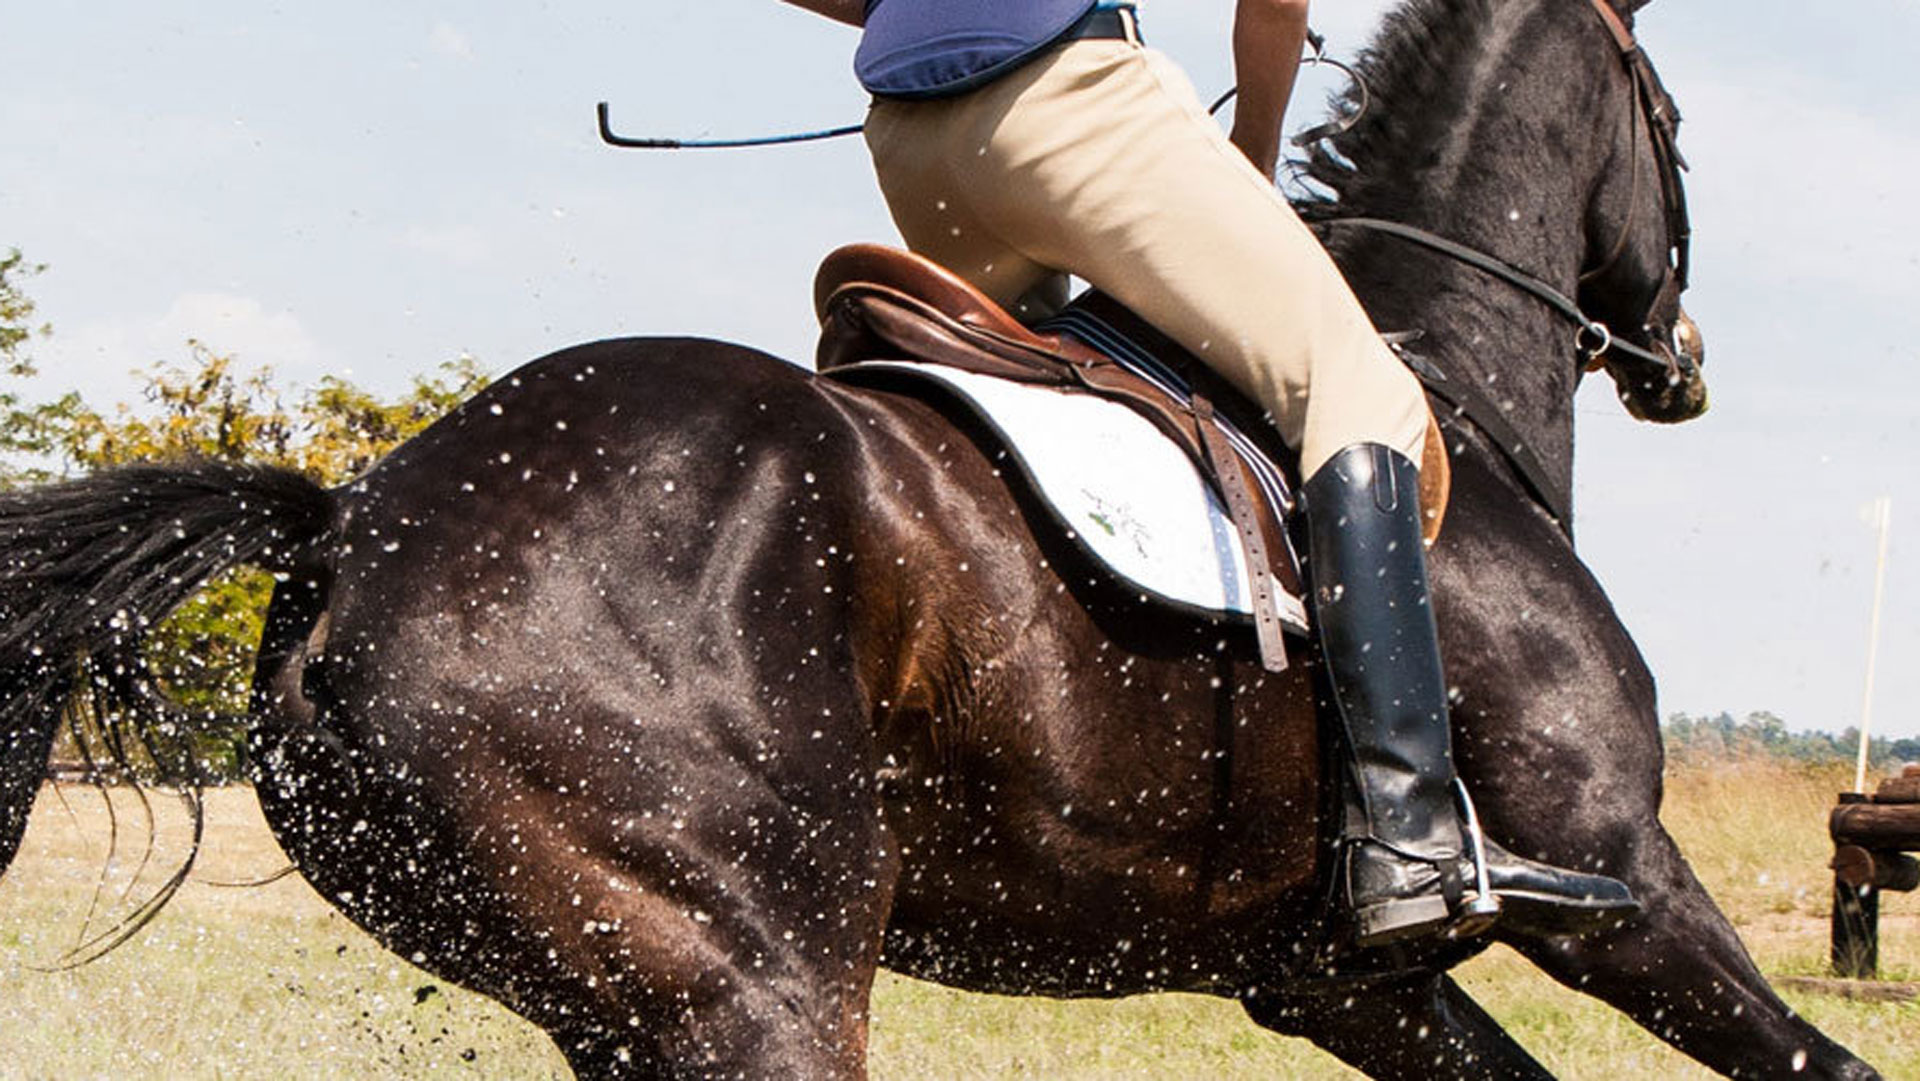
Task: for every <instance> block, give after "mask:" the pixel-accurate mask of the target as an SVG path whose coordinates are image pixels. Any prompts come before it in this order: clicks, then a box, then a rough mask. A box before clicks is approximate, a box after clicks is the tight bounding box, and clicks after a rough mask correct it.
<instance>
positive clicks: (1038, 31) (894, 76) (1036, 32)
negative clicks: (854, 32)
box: [853, 0, 1096, 98]
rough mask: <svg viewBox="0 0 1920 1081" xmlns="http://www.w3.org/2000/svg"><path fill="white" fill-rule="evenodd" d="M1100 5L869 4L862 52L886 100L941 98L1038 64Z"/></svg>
mask: <svg viewBox="0 0 1920 1081" xmlns="http://www.w3.org/2000/svg"><path fill="white" fill-rule="evenodd" d="M1095 3H1096V0H869V2H868V4H867V21H866V29H865V32H864V33H863V34H862V35H861V37H860V49H859V51H858V52H856V53H855V54H854V58H853V67H854V74H856V75H858V76H859V77H860V84H861V85H862V86H864V87H866V88H867V89H868V90H869V91H870V92H872V93H874V94H877V95H880V96H882V97H895V98H938V97H947V96H950V95H953V94H960V93H964V92H966V91H968V90H971V89H973V88H974V87H977V86H982V85H985V84H986V83H989V82H992V81H993V80H994V79H996V78H998V77H999V76H1001V75H1004V74H1006V73H1007V72H1009V71H1011V70H1013V69H1014V68H1016V67H1018V66H1020V64H1021V63H1023V62H1025V61H1027V60H1029V59H1031V58H1032V57H1033V56H1034V55H1035V54H1037V53H1039V52H1040V51H1041V50H1042V49H1044V48H1046V47H1047V46H1048V45H1049V44H1051V43H1052V42H1053V41H1054V40H1055V39H1057V38H1058V37H1059V36H1060V35H1061V34H1063V33H1065V32H1066V31H1067V30H1068V29H1069V28H1071V27H1072V26H1073V24H1075V23H1077V22H1079V21H1080V19H1081V17H1082V16H1084V15H1086V14H1087V12H1089V11H1092V10H1093V8H1094V5H1095Z"/></svg>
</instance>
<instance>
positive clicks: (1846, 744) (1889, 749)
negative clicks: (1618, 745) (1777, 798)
mask: <svg viewBox="0 0 1920 1081" xmlns="http://www.w3.org/2000/svg"><path fill="white" fill-rule="evenodd" d="M1660 732H1661V735H1662V736H1664V737H1665V739H1666V743H1667V747H1668V749H1669V750H1671V751H1672V752H1674V753H1675V754H1678V755H1681V756H1683V757H1684V756H1694V757H1708V758H1723V757H1754V756H1758V757H1767V758H1779V759H1787V760H1790V761H1795V762H1838V761H1844V762H1851V761H1853V760H1854V758H1855V756H1857V755H1858V754H1859V753H1860V730H1859V729H1858V728H1851V727H1850V728H1847V729H1845V730H1843V731H1841V732H1839V733H1838V734H1835V733H1832V732H1815V731H1799V732H1795V731H1792V730H1790V729H1789V728H1788V727H1787V722H1786V721H1784V720H1782V719H1781V718H1779V717H1776V716H1774V715H1773V714H1772V713H1769V712H1767V711H1765V710H1761V711H1758V712H1755V713H1749V714H1747V716H1746V719H1744V720H1740V721H1736V720H1734V719H1733V715H1732V714H1729V713H1721V714H1718V715H1717V716H1713V717H1693V716H1689V715H1687V714H1685V713H1675V714H1672V715H1671V716H1669V717H1668V718H1667V719H1666V721H1665V722H1664V723H1663V724H1661V726H1660ZM1867 759H1868V763H1869V764H1870V765H1872V766H1874V767H1875V768H1877V769H1882V768H1887V767H1891V766H1894V765H1896V764H1898V763H1901V762H1920V738H1913V737H1907V738H1903V739H1889V738H1887V737H1885V736H1875V737H1873V738H1872V739H1870V740H1868V741H1867Z"/></svg>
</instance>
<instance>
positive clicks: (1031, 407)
mask: <svg viewBox="0 0 1920 1081" xmlns="http://www.w3.org/2000/svg"><path fill="white" fill-rule="evenodd" d="M853 367H856V368H861V369H888V370H893V371H900V372H906V373H911V374H913V375H915V376H918V377H921V378H925V379H928V380H931V381H933V382H935V383H937V384H939V385H941V386H943V387H945V388H946V389H948V390H950V391H951V392H953V393H954V394H955V395H956V396H957V397H958V398H959V400H961V401H962V402H965V403H966V404H968V405H970V406H971V407H972V408H973V409H974V411H975V412H976V413H978V414H979V415H980V417H981V419H982V420H984V421H986V423H987V424H988V425H989V426H990V427H992V428H993V429H994V430H995V431H996V433H997V434H998V435H999V436H1000V437H1001V439H1002V441H1003V442H1004V443H1005V444H1006V446H1007V448H1008V450H1009V454H1010V455H1011V457H1012V458H1013V459H1014V461H1015V462H1016V463H1017V464H1018V465H1019V467H1020V469H1021V471H1022V472H1023V473H1024V474H1025V475H1026V477H1027V479H1028V481H1030V482H1031V483H1032V486H1033V488H1034V490H1035V491H1037V492H1038V493H1039V494H1040V496H1041V497H1042V500H1043V501H1044V502H1045V503H1046V504H1047V505H1048V506H1049V507H1050V508H1051V509H1052V511H1053V513H1054V514H1055V515H1057V516H1058V517H1059V519H1060V521H1061V523H1062V525H1064V526H1065V528H1066V531H1067V535H1068V536H1069V537H1071V538H1072V539H1074V540H1075V541H1077V542H1078V543H1079V544H1080V546H1081V547H1082V548H1084V549H1085V550H1086V551H1087V552H1088V553H1090V554H1091V555H1093V557H1094V558H1095V559H1096V560H1097V561H1099V562H1100V563H1102V564H1105V565H1106V567H1107V568H1108V569H1109V570H1111V571H1112V572H1113V573H1114V574H1115V575H1117V576H1119V577H1120V578H1121V579H1122V580H1123V581H1125V582H1127V583H1129V584H1130V585H1133V586H1136V587H1138V588H1139V589H1140V590H1141V591H1142V592H1143V593H1145V594H1147V595H1148V596H1150V597H1153V598H1155V599H1157V600H1159V601H1161V602H1164V603H1169V604H1173V605H1177V606H1186V607H1190V608H1196V609H1199V610H1201V611H1203V612H1207V613H1210V614H1223V613H1224V614H1236V615H1249V616H1250V614H1251V612H1252V610H1253V606H1252V600H1251V591H1250V590H1249V588H1248V584H1249V581H1250V576H1251V575H1254V574H1269V573H1270V572H1269V571H1268V570H1267V569H1266V568H1264V567H1261V568H1250V567H1248V566H1247V558H1246V552H1245V551H1244V550H1243V549H1242V548H1241V545H1240V537H1239V534H1238V532H1237V531H1236V530H1235V529H1234V525H1233V519H1232V518H1231V517H1230V516H1229V514H1228V512H1227V509H1226V507H1225V506H1223V505H1222V504H1221V503H1220V500H1219V499H1218V497H1216V496H1215V495H1214V494H1213V491H1212V489H1211V488H1209V487H1208V486H1207V483H1206V481H1205V480H1203V479H1202V478H1201V476H1200V473H1199V471H1198V470H1197V469H1195V468H1194V465H1193V463H1192V462H1191V461H1190V460H1188V458H1187V456H1186V454H1185V453H1183V452H1182V451H1181V450H1180V448H1179V447H1177V446H1175V445H1174V444H1173V443H1172V442H1170V441H1169V440H1168V439H1167V438H1166V437H1165V436H1163V435H1161V434H1160V432H1159V431H1158V430H1156V429H1155V428H1154V426H1153V425H1152V424H1151V423H1149V422H1148V421H1147V420H1146V418H1144V417H1142V416H1140V415H1139V414H1138V413H1135V412H1134V411H1133V410H1131V409H1128V408H1127V407H1126V406H1124V405H1120V404H1118V403H1116V402H1109V401H1105V400H1103V399H1100V398H1096V397H1093V396H1092V395H1088V394H1067V393H1062V392H1060V391H1057V390H1053V389H1051V388H1048V387H1038V386H1033V385H1030V384H1026V383H1015V382H1012V381H1010V380H1006V379H996V378H994V377H992V376H987V375H978V374H975V373H973V372H965V371H960V370H958V369H955V368H948V367H943V366H940V365H933V364H914V363H908V362H904V361H890V360H888V361H866V362H863V363H860V364H858V365H853ZM841 370H843V371H844V370H845V369H841ZM1275 593H1276V595H1277V596H1278V598H1279V609H1280V618H1281V620H1282V621H1283V622H1284V623H1285V624H1286V625H1287V628H1288V629H1289V630H1292V631H1295V632H1298V633H1302V634H1304V633H1306V628H1307V613H1306V606H1305V605H1304V604H1303V603H1302V602H1301V599H1300V598H1299V597H1296V596H1292V595H1289V594H1288V593H1287V592H1286V591H1285V590H1283V589H1279V588H1277V583H1276V589H1275Z"/></svg>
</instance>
